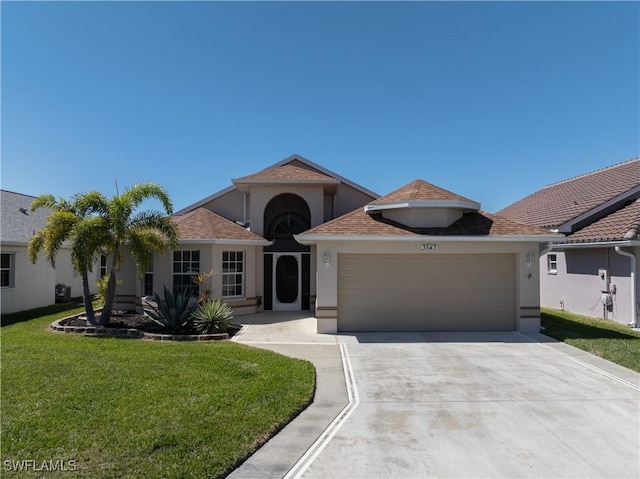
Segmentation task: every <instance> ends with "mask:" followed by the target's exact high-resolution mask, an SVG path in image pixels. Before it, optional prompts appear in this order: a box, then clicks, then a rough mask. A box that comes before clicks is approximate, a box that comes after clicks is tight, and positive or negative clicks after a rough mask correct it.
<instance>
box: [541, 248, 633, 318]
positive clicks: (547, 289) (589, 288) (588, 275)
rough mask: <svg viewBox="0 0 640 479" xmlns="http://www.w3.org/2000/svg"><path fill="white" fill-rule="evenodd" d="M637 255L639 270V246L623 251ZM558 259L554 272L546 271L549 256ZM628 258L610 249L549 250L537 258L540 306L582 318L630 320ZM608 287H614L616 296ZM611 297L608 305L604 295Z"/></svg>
mask: <svg viewBox="0 0 640 479" xmlns="http://www.w3.org/2000/svg"><path fill="white" fill-rule="evenodd" d="M623 250H624V251H627V252H631V253H633V254H634V255H635V256H636V271H637V270H638V268H640V258H639V256H640V247H635V248H623ZM550 254H551V255H555V256H556V259H557V271H556V272H555V273H554V272H553V271H549V255H550ZM630 271H631V267H630V259H629V258H627V257H625V256H621V255H619V254H617V253H616V252H615V251H614V249H613V248H585V249H578V248H576V249H566V250H565V251H561V250H558V251H552V252H549V253H546V254H544V255H542V256H541V257H540V275H541V281H540V304H541V306H543V307H547V308H554V309H562V310H565V311H570V312H572V313H576V314H582V315H584V316H590V317H596V318H602V319H608V320H612V321H616V322H618V323H621V324H627V323H629V322H630V320H631V317H632V311H633V310H632V305H631V279H630ZM638 283H639V282H638V279H637V273H636V285H635V287H636V305H635V307H636V309H637V310H638V309H640V304H638V302H640V299H638V298H640V285H639V284H638ZM611 285H615V293H613V291H612V290H613V288H612V287H611ZM609 293H610V294H611V304H610V305H609V306H608V307H607V306H605V304H604V303H603V295H606V294H609Z"/></svg>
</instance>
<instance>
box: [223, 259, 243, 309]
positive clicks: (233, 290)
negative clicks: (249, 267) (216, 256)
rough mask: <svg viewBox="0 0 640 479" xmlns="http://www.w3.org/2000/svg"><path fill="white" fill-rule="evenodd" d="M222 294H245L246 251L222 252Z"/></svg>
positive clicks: (232, 296)
mask: <svg viewBox="0 0 640 479" xmlns="http://www.w3.org/2000/svg"><path fill="white" fill-rule="evenodd" d="M222 296H223V297H225V298H237V297H240V296H244V251H223V252H222Z"/></svg>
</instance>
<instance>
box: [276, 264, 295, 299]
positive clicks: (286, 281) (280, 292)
mask: <svg viewBox="0 0 640 479" xmlns="http://www.w3.org/2000/svg"><path fill="white" fill-rule="evenodd" d="M276 296H277V297H278V301H280V302H281V303H293V302H295V300H296V299H298V260H297V259H296V258H295V257H294V256H280V257H279V258H278V262H277V263H276Z"/></svg>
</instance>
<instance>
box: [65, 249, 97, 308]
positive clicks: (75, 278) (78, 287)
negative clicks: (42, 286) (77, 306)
mask: <svg viewBox="0 0 640 479" xmlns="http://www.w3.org/2000/svg"><path fill="white" fill-rule="evenodd" d="M98 266H99V263H98V262H96V264H94V267H93V271H90V272H89V274H88V277H89V290H90V291H91V293H92V294H93V293H95V292H96V290H97V286H96V283H97V282H98V276H99V267H98ZM55 276H56V279H55V284H58V283H61V284H64V285H66V286H69V287H70V288H71V297H72V298H75V297H78V296H82V276H80V275H79V274H78V273H76V272H75V271H74V270H73V266H72V264H71V251H70V250H68V249H62V250H60V251H58V254H57V256H56V267H55Z"/></svg>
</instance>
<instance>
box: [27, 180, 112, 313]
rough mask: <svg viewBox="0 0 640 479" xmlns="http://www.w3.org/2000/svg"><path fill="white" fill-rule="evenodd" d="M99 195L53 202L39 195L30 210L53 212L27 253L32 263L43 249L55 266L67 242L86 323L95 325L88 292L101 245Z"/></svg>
mask: <svg viewBox="0 0 640 479" xmlns="http://www.w3.org/2000/svg"><path fill="white" fill-rule="evenodd" d="M101 206H103V203H102V195H101V194H100V193H98V192H95V191H92V192H89V193H79V194H77V195H74V196H73V197H71V199H70V200H65V199H64V198H59V199H56V198H55V197H54V196H53V195H51V194H45V195H40V196H38V197H37V198H36V199H34V200H33V202H32V203H31V211H35V210H37V209H39V208H50V209H51V210H52V211H51V213H50V214H49V216H48V218H47V223H46V225H45V227H44V228H43V229H41V230H40V231H37V232H35V234H34V235H33V237H32V238H31V240H30V241H29V244H28V246H27V250H28V253H29V259H30V260H31V262H32V263H35V262H36V261H37V259H38V253H39V252H40V251H41V250H44V254H45V257H46V259H47V261H49V262H50V263H51V266H53V267H55V257H56V255H57V253H58V251H59V250H60V248H61V247H62V246H63V244H64V243H66V242H68V243H69V246H70V248H71V263H72V267H73V269H74V270H75V271H76V273H78V274H79V275H80V276H81V278H82V298H83V301H84V308H85V312H86V314H87V319H88V320H89V322H91V323H94V324H95V322H96V319H95V313H94V310H93V305H92V303H91V301H92V299H93V298H92V295H91V291H90V289H89V273H90V272H91V271H93V265H94V263H95V260H96V257H97V255H98V254H99V253H100V251H101V247H100V246H101V244H102V243H103V242H104V239H105V237H104V235H103V233H104V229H103V228H102V225H103V219H102V218H101V217H100V216H98V215H97V214H96V213H99V212H100V211H101Z"/></svg>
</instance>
